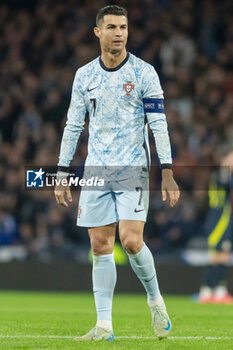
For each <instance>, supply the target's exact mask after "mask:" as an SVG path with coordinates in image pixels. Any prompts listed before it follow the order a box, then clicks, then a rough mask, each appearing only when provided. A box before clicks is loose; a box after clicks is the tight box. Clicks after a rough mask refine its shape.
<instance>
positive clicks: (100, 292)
mask: <svg viewBox="0 0 233 350" xmlns="http://www.w3.org/2000/svg"><path fill="white" fill-rule="evenodd" d="M92 281H93V292H94V297H95V305H96V311H97V322H99V321H104V322H105V321H110V322H111V321H112V298H113V292H114V288H115V285H116V265H115V260H114V255H113V253H112V254H105V255H93V268H92ZM107 324H108V326H109V325H110V323H108V322H107ZM98 325H99V324H98ZM102 327H103V325H102ZM103 328H106V327H103ZM107 329H108V328H107Z"/></svg>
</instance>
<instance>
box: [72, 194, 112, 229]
mask: <svg viewBox="0 0 233 350" xmlns="http://www.w3.org/2000/svg"><path fill="white" fill-rule="evenodd" d="M116 221H117V213H116V206H115V198H113V195H112V193H111V191H98V190H97V191H88V190H82V191H81V194H80V199H79V206H78V218H77V225H78V226H84V227H101V226H105V225H109V224H112V223H114V222H116Z"/></svg>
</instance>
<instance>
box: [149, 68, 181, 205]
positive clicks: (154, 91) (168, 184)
mask: <svg viewBox="0 0 233 350" xmlns="http://www.w3.org/2000/svg"><path fill="white" fill-rule="evenodd" d="M143 73H144V74H143V80H142V82H143V104H144V111H145V114H146V116H147V120H148V124H149V126H150V128H151V130H152V132H153V135H154V138H155V143H156V149H157V153H158V157H159V160H160V166H161V169H162V184H161V190H162V199H163V201H165V200H166V198H167V194H168V195H169V199H170V206H172V207H173V206H174V205H175V204H176V203H177V202H178V200H179V196H180V192H179V188H178V186H177V184H176V182H175V180H174V177H173V172H172V157H171V145H170V139H169V135H168V128H167V121H166V115H165V113H164V99H163V90H162V88H161V86H160V81H159V78H158V75H157V73H156V72H155V70H154V68H153V67H152V66H147V67H146V68H145V69H144V72H143Z"/></svg>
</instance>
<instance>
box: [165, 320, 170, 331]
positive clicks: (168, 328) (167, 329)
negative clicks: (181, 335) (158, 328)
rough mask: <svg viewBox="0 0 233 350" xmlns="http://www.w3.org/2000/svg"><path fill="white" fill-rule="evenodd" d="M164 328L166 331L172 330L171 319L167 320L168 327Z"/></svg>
mask: <svg viewBox="0 0 233 350" xmlns="http://www.w3.org/2000/svg"><path fill="white" fill-rule="evenodd" d="M164 329H165V331H170V329H171V324H170V322H169V320H167V327H166V328H164Z"/></svg>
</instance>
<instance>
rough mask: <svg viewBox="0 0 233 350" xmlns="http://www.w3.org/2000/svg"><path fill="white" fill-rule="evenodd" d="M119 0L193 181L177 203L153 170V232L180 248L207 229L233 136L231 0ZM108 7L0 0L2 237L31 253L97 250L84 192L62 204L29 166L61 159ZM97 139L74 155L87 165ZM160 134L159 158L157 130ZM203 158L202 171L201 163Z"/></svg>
mask: <svg viewBox="0 0 233 350" xmlns="http://www.w3.org/2000/svg"><path fill="white" fill-rule="evenodd" d="M116 3H117V4H118V5H122V6H125V7H126V8H127V9H128V11H129V40H128V45H127V49H128V51H129V52H132V53H133V54H135V55H137V56H139V57H141V58H142V59H143V60H145V61H147V62H149V63H151V64H152V65H153V66H154V67H155V69H156V70H157V72H158V74H159V77H160V80H161V84H162V87H163V90H164V95H165V109H166V115H167V120H168V125H169V132H170V138H171V144H172V152H173V159H174V165H175V166H176V168H175V176H176V178H177V181H178V183H179V184H180V186H181V188H182V189H183V190H184V191H182V195H181V200H180V203H179V204H178V206H177V207H176V208H175V209H172V210H171V209H169V207H168V205H165V204H162V203H161V194H160V192H159V191H153V189H155V187H156V186H155V185H154V184H155V182H158V181H159V178H158V175H153V172H152V178H151V190H152V191H151V196H150V197H151V203H150V211H149V215H148V222H147V224H146V227H145V240H146V241H147V243H148V244H149V246H150V247H151V248H152V250H153V251H154V252H156V251H165V252H167V251H171V250H174V249H180V248H183V247H185V246H186V245H187V244H188V242H189V241H190V238H192V237H195V235H197V234H200V233H201V227H202V223H203V220H204V217H205V212H206V210H207V206H206V202H205V197H206V191H204V189H206V187H205V185H206V182H208V178H209V172H210V171H211V166H213V165H216V164H218V160H219V159H218V154H217V152H216V149H218V147H219V146H220V145H221V144H223V143H227V142H228V141H229V142H230V140H232V139H233V121H232V111H233V22H232V17H231V14H232V1H231V0H224V1H222V2H220V1H218V0H205V1H202V0H195V1H192V0H145V1H140V0H127V1H116ZM108 4H111V2H109V1H104V0H96V1H92V0H85V1H84V0H67V1H61V0H56V1H55V0H37V1H36V0H34V1H30V0H23V1H20V2H15V1H13V0H8V1H0V32H1V40H0V187H1V191H0V246H8V245H15V244H20V245H23V246H24V247H26V250H27V256H28V257H40V256H41V257H47V258H49V257H51V256H54V255H59V256H66V257H74V256H75V254H76V253H75V252H76V250H75V249H76V248H79V247H88V237H87V232H86V229H82V228H78V227H76V226H75V221H76V212H77V201H78V195H79V194H78V193H73V196H74V200H73V204H72V206H71V208H69V209H64V208H62V207H60V206H58V205H57V204H56V202H55V199H54V195H53V192H52V191H28V190H26V189H25V166H31V167H32V169H33V167H34V166H35V165H40V166H42V167H43V166H45V165H55V164H57V161H58V154H59V147H60V142H61V137H62V131H63V128H64V125H65V122H66V112H67V109H68V106H69V102H70V95H71V87H72V82H73V78H74V74H75V71H76V70H77V68H78V67H80V66H82V65H84V64H86V63H87V62H89V61H90V60H92V59H94V58H95V57H97V56H98V55H99V52H100V51H99V44H98V40H97V39H96V38H95V37H94V34H93V30H92V28H93V27H94V25H95V16H96V13H97V12H98V10H99V8H101V7H103V6H106V5H108ZM87 138H88V133H87V128H86V129H85V131H84V132H83V134H82V136H81V139H80V141H79V147H78V151H77V153H76V155H75V158H74V161H73V164H82V163H83V162H84V160H85V157H86V154H87V150H86V142H87ZM150 141H151V142H150V143H151V153H152V163H153V164H158V159H157V156H156V152H155V146H154V140H153V137H152V136H151V135H150ZM198 165H201V166H203V168H202V170H200V171H199V172H196V173H195V171H194V172H193V169H195V167H196V166H198ZM203 169H204V170H203ZM208 169H209V171H208ZM190 174H191V175H192V176H191V175H190ZM190 176H191V177H190Z"/></svg>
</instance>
